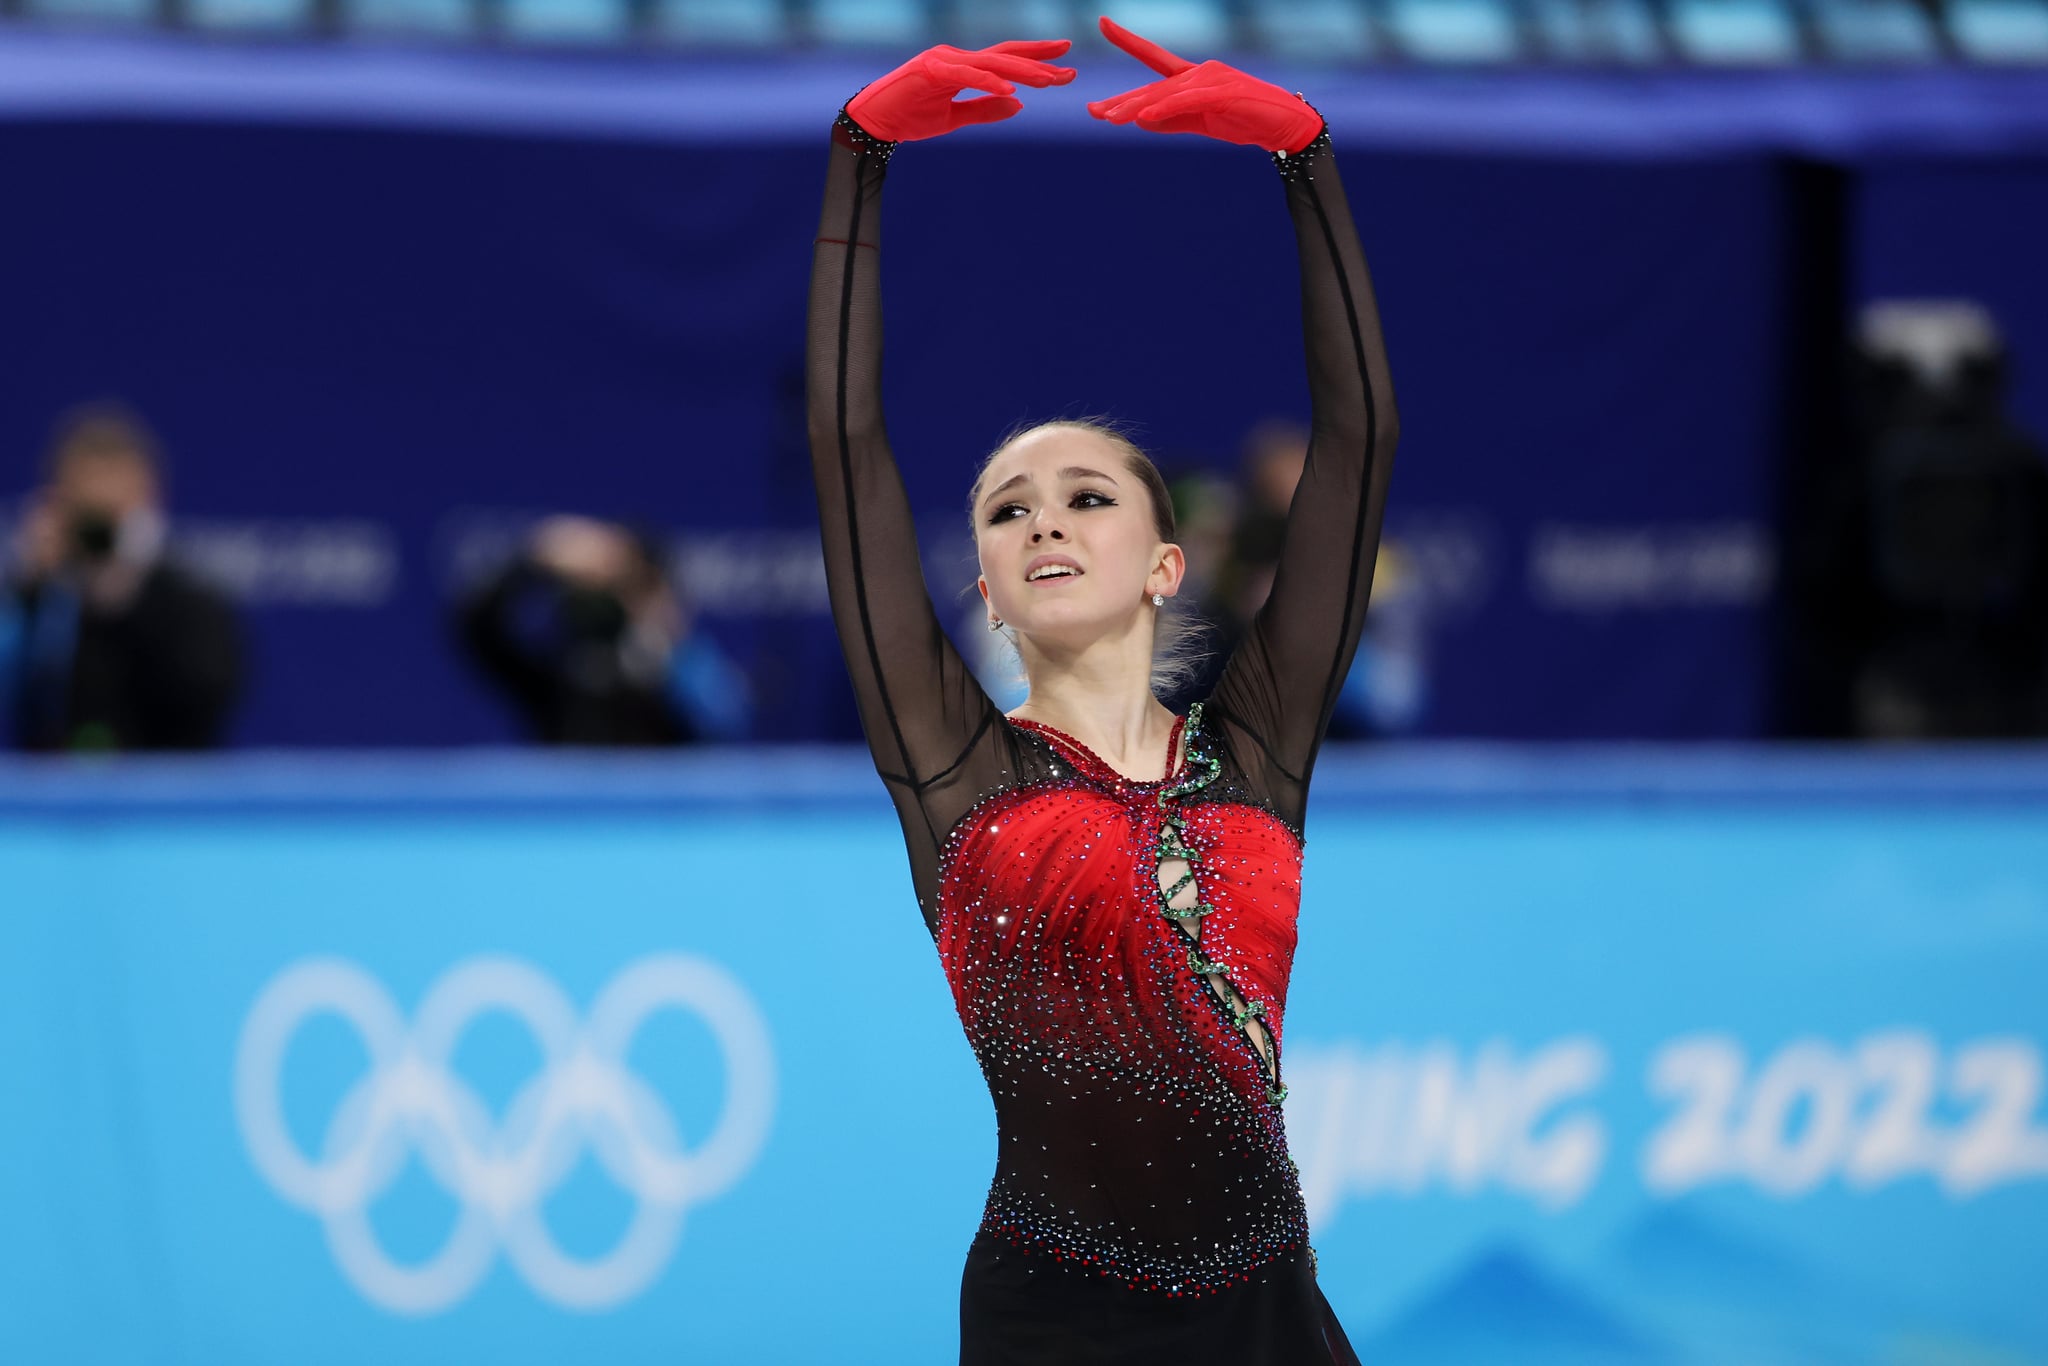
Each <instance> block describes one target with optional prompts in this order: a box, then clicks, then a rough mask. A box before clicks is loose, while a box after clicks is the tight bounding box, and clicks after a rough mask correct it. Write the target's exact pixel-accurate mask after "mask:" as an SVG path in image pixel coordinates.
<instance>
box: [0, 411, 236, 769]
mask: <svg viewBox="0 0 2048 1366" xmlns="http://www.w3.org/2000/svg"><path fill="white" fill-rule="evenodd" d="M161 465H162V462H161V460H160V458H159V455H158V451H157V444H156V440H155V438H154V437H153V436H152V435H151V434H150V431H149V429H148V428H147V427H145V426H144V425H143V424H142V422H141V421H140V420H139V419H138V418H136V417H135V416H134V415H133V414H131V413H129V412H128V411H127V410H126V409H124V408H121V407H119V406H118V405H114V404H95V405H92V406H89V407H86V408H82V409H79V410H77V411H75V412H73V413H70V414H68V415H67V416H66V417H65V418H64V419H63V420H62V421H61V422H60V423H59V425H58V428H57V432H56V437H55V440H54V442H53V443H52V446H51V450H50V454H49V459H48V463H47V467H46V479H45V483H44V486H43V487H42V488H41V489H39V490H37V491H36V492H34V493H32V494H30V495H29V497H28V500H27V503H26V506H25V507H24V509H23V511H22V514H21V517H20V520H19V523H18V525H17V527H16V535H15V545H14V555H13V560H14V562H13V565H12V573H11V576H10V580H9V582H8V584H7V586H6V592H5V594H4V595H0V711H4V713H5V718H6V720H7V721H10V722H11V724H12V730H13V736H14V740H15V743H16V744H17V745H19V746H20V747H21V748H23V749H30V750H145V749H200V748H206V747H209V746H213V745H217V744H219V743H220V742H221V738H222V735H223V733H224V731H225V730H226V727H227V722H228V716H229V712H230V709H231V708H232V706H233V704H234V701H235V699H236V696H237V693H238V692H239V690H240V682H241V677H242V646H241V632H240V629H239V626H238V624H237V622H236V619H235V613H234V610H233V608H232V607H231V606H230V605H229V603H228V601H227V599H226V598H225V597H223V596H222V595H221V594H220V593H219V592H217V591H216V590H214V589H213V588H211V587H209V586H208V585H206V584H205V583H203V582H201V581H200V580H199V579H198V578H196V577H194V576H193V575H192V574H191V573H190V572H188V571H186V570H185V569H182V568H180V567H179V566H178V565H177V564H175V563H173V562H172V561H171V560H170V559H169V558H167V557H166V556H165V554H164V541H165V519H164V509H163V491H162V477H161V476H162V468H161Z"/></svg>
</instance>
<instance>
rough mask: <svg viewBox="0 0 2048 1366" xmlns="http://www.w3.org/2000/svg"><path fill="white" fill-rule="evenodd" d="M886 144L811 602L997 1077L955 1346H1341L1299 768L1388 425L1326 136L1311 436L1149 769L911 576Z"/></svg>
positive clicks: (832, 206) (1010, 1349)
mask: <svg viewBox="0 0 2048 1366" xmlns="http://www.w3.org/2000/svg"><path fill="white" fill-rule="evenodd" d="M889 150H890V149H889V148H888V147H887V146H886V145H880V146H878V145H874V144H871V143H868V142H865V141H863V140H862V139H860V138H859V137H857V136H849V135H848V134H847V133H846V132H845V131H844V130H840V131H839V132H838V133H837V134H836V135H835V138H834V144H833V148H832V152H831V170H830V173H829V177H828V180H827V185H826V193H825V209H824V218H823V222H822V225H821V226H820V229H819V235H818V244H817V247H816V254H815V259H814V265H813V274H812V279H811V302H810V324H809V328H810V331H809V337H810V352H809V358H808V361H809V375H810V388H809V406H810V430H811V443H812V453H813V461H814V468H815V473H816V477H817V485H818V504H819V511H820V514H821V518H822V524H823V533H824V546H825V558H826V564H827V568H828V571H829V576H830V580H831V591H832V610H833V615H834V617H835V619H836V620H837V623H838V628H839V633H840V637H841V641H842V644H843V645H844V647H845V653H846V659H847V665H848V668H849V669H850V671H851V673H852V678H853V684H854V688H855V691H856V692H857V694H858V696H859V702H860V708H861V717H862V721H863V723H864V725H865V727H866V730H867V735H868V739H869V744H870V747H871V748H872V749H873V751H874V755H875V761H876V766H877V768H878V769H879V770H880V771H881V775H882V778H883V780H884V782H885V783H886V784H887V786H888V789H889V792H890V795H891V796H892V797H893V798H894V800H895V803H896V808H897V811H898V813H899V815H900V816H901V818H902V822H903V831H904V837H905V840H906V842H907V843H908V845H909V851H910V864H911V871H912V876H913V879H914V881H915V884H916V889H917V897H918V902H919V905H920V906H921V907H922V909H923V911H924V916H925V921H926V924H927V925H928V926H929V928H930V929H931V931H932V934H933V936H934V937H935V938H936V940H937V942H938V948H939V957H940V961H941V963H942V964H943V965H944V968H945V972H946V977H947V980H948V981H949V982H950V983H951V984H952V988H953V995H954V1000H955V1001H956V1003H957V1004H958V1007H959V1011H960V1019H961V1022H962V1024H963V1025H964V1026H965V1027H966V1031H967V1039H968V1042H969V1044H970V1045H971V1046H972V1047H973V1049H974V1053H975V1057H976V1058H977V1059H978V1060H979V1061H980V1064H981V1068H982V1073H983V1075H984V1076H985V1077H986V1078H987V1079H988V1084H989V1090H990V1092H991V1093H992V1095H993V1097H994V1100H995V1110H996V1121H997V1128H998V1132H999V1157H998V1160H997V1165H996V1173H995V1179H994V1182H993V1184H992V1185H991V1187H990V1189H989V1195H988V1204H987V1207H986V1211H985V1213H984V1214H983V1217H982V1222H981V1228H980V1231H979V1232H978V1233H977V1235H976V1236H975V1238H974V1242H973V1245H972V1247H971V1248H970V1250H969V1252H968V1258H967V1267H966V1272H965V1276H964V1278H963V1280H962V1284H961V1299H960V1334H961V1353H960V1359H961V1361H962V1362H963V1363H968V1364H969V1366H993V1364H994V1363H1004V1364H1006V1366H1007V1364H1008V1363H1020V1364H1021V1363H1054V1362H1057V1363H1060V1364H1061V1366H1082V1364H1083V1363H1098V1362H1099V1363H1119V1364H1120V1366H1135V1364H1136V1363H1151V1362H1167V1361H1216V1362H1229V1363H1231V1366H1258V1364H1259V1363H1268V1364H1269V1366H1303V1364H1305V1363H1326V1362H1340V1363H1346V1362H1353V1361H1355V1359H1356V1358H1355V1357H1354V1356H1353V1354H1352V1351H1351V1348H1350V1346H1349V1345H1348V1344H1347V1343H1346V1341H1345V1338H1344V1333H1343V1330H1342V1329H1341V1328H1340V1327H1339V1326H1338V1324H1337V1321H1336V1319H1335V1317H1334V1316H1333V1315H1332V1314H1331V1312H1330V1308H1329V1305H1328V1304H1327V1303H1326V1301H1325V1300H1324V1298H1323V1295H1322V1293H1321V1292H1320V1291H1319V1290H1318V1289H1317V1286H1316V1281H1315V1271H1314V1260H1313V1255H1312V1254H1311V1252H1310V1250H1309V1246H1308V1224H1307V1219H1306V1217H1305V1215H1304V1212H1303V1207H1302V1198H1301V1189H1300V1182H1299V1179H1298V1176H1297V1173H1296V1171H1295V1167H1294V1163H1293V1162H1292V1161H1291V1160H1290V1159H1289V1157H1288V1155H1287V1139H1286V1131H1285V1126H1284V1124H1283V1122H1282V1115H1281V1107H1280V1102H1281V1099H1282V1097H1283V1096H1284V1095H1285V1087H1284V1086H1283V1084H1282V1079H1283V1076H1284V1068H1283V1066H1282V1057H1283V1042H1284V1038H1285V1024H1284V1021H1285V1010H1286V1000H1287V979H1288V973H1289V969H1290V967H1291V965H1292V962H1293V955H1294V945H1295V914H1296V909H1297V907H1298V904H1299V901H1300V892H1301V851H1302V842H1301V828H1302V816H1303V810H1304V806H1305V803H1306V800H1307V796H1308V783H1309V772H1310V769H1311V768H1312V766H1313V765H1314V762H1315V755H1316V750H1317V747H1318V746H1319V744H1320V743H1321V740H1322V737H1323V733H1324V729H1325V727H1326V725H1327V724H1328V721H1329V716H1330V710H1331V707H1332V705H1333V703H1334V701H1335V698H1336V696H1337V690H1338V686H1339V684H1340V683H1341V682H1342V681H1343V678H1344V675H1345V671H1346V670H1347V669H1348V667H1349V665H1350V662H1351V657H1352V653H1353V651H1354V649H1355V648H1356V646H1357V643H1358V637H1359V631H1360V628H1361V625H1362V623H1363V621H1364V617H1365V607H1366V598H1367V595H1368V593H1369V590H1370V587H1371V581H1372V568H1373V558H1374V551H1375V546H1376V544H1377V541H1378V537H1379V523H1380V511H1381V507H1382V505H1383V502H1384V498H1385V491H1386V481H1387V472H1388V468H1389V465H1390V463H1391V459H1392V455H1393V447H1394V435H1395V420H1394V414H1393V399H1392V391H1391V388H1390V386H1389V384H1388V379H1387V368H1386V359H1385V355H1384V352H1383V350H1382V347H1381V343H1380V332H1379V323H1378V316H1377V312H1376V309H1375V307H1374V303H1373V298H1372V287H1371V284H1370V281H1369V280H1368V278H1367V275H1366V267H1365V259H1364V255H1363V253H1362V252H1361V251H1360V249H1359V245H1358V238H1357V234H1356V232H1355V231H1354V229H1353V227H1352V223H1351V216H1350V211H1349V209H1348V208H1347V206H1346V204H1345V200H1344V193H1343V188H1342V186H1341V184H1340V183H1339V181H1338V178H1337V170H1336V165H1335V162H1334V158H1333V156H1332V154H1331V151H1330V148H1329V140H1328V137H1327V135H1325V136H1324V137H1322V138H1319V139H1318V140H1317V142H1316V143H1314V144H1312V145H1311V146H1310V147H1309V148H1308V149H1307V150H1306V151H1305V152H1302V153H1300V154H1298V155H1296V156H1293V157H1285V158H1277V159H1276V160H1278V161H1279V163H1280V165H1281V168H1282V178H1283V180H1284V182H1285V186H1286V200H1287V204H1288V208H1289V210H1290V212H1291V213H1292V215H1293V219H1294V226H1295V237H1296V242H1297V245H1298V248H1299V251H1300V256H1301V270H1302V291H1303V315H1304V324H1305V332H1306V337H1307V348H1308V359H1309V377H1310V382H1311V388H1312V397H1313V400H1314V422H1313V433H1314V435H1313V444H1312V446H1311V449H1310V451H1309V457H1308V462H1307V468H1306V470H1305V472H1304V474H1303V476H1302V480H1301V486H1300V489H1299V491H1298V492H1297V493H1296V495H1295V499H1294V504H1293V510H1292V512H1291V513H1290V515H1289V519H1288V524H1287V540H1286V545H1285V549H1284V551H1283V553H1282V556H1281V559H1280V563H1279V566H1278V571H1277V574H1276V576H1275V579H1274V585H1273V590H1272V596H1271V598H1270V600H1269V601H1268V603H1267V605H1266V607H1265V609H1264V610H1263V611H1262V612H1261V613H1260V614H1259V616H1258V618H1257V620H1256V622H1255V623H1254V625H1253V626H1252V628H1251V630H1250V631H1249V632H1248V633H1247V635H1246V637H1245V639H1244V641H1243V643H1242V644H1241V645H1240V646H1239V647H1238V648H1237V650H1236V652H1235V653H1234V654H1233V655H1232V656H1231V658H1230V660H1229V663H1228V665H1227V667H1226V668H1225V670H1224V672H1223V674H1222V676H1221V679H1220V681H1219V682H1218V684H1217V686H1216V689H1215V691H1214V693H1213V694H1212V695H1211V696H1210V697H1209V698H1208V699H1207V701H1206V702H1205V703H1203V704H1201V705H1197V706H1195V707H1192V708H1190V709H1189V711H1188V714H1187V715H1186V716H1185V717H1184V718H1183V719H1182V721H1181V724H1180V725H1179V726H1177V727H1176V728H1175V733H1174V744H1173V747H1172V751H1171V753H1170V754H1169V755H1167V756H1162V758H1163V760H1164V762H1163V764H1162V768H1161V770H1160V771H1162V772H1165V773H1166V777H1165V778H1164V779H1162V780H1160V781H1156V782H1134V781H1131V780H1129V779H1127V778H1125V777H1124V776H1122V775H1120V774H1118V773H1116V772H1115V771H1113V770H1111V769H1110V768H1109V767H1108V766H1106V765H1105V764H1103V763H1102V762H1101V760H1099V759H1098V758H1096V756H1094V755H1093V754H1091V753H1089V752H1088V751H1087V750H1086V749H1085V748H1083V747H1082V746H1081V745H1080V744H1079V743H1077V742H1075V741H1074V740H1072V739H1069V738H1068V737H1066V736H1063V735H1061V734H1059V733H1057V732H1055V731H1053V730H1051V729H1050V728H1048V727H1045V726H1041V725H1034V724H1031V723H1027V722H1023V721H1013V720H1010V719H1008V718H1006V717H1004V716H1003V715H1002V713H1001V712H999V711H998V710H997V709H996V707H995V706H994V704H993V703H991V702H990V700H989V699H988V697H987V696H986V695H985V694H984V693H983V692H982V690H981V688H980V687H979V686H978V685H977V684H976V682H975V680H974V677H973V675H972V674H971V673H970V672H969V670H968V668H967V665H966V664H965V662H964V661H963V660H962V659H961V657H960V656H959V655H958V654H957V653H956V652H955V650H954V648H953V646H952V645H951V644H950V643H949V642H948V640H947V638H946V634H945V632H944V631H943V630H942V629H941V627H940V625H939V620H938V617H937V614H936V613H935V612H934V611H933V609H932V606H931V602H930V599H929V597H928V596H927V594H926V591H925V587H924V580H923V574H922V571H921V568H920V565H919V561H918V549H917V547H918V540H917V534H916V529H915V527H914V526H913V524H912V520H911V513H910V504H909V502H908V500H907V499H906V497H905V495H904V490H903V485H902V481H901V479H900V477H899V476H898V474H897V471H896V466H895V463H894V460H893V458H892V457H891V455H890V452H889V447H888V442H887V438H886V435H885V433H884V430H883V422H882V412H881V386H880V370H881V352H882V333H881V310H880V294H881V290H880V282H881V274H880V269H881V267H880V250H879V248H880V245H881V201H882V188H883V179H884V171H885V167H886V164H887V161H888V151H889Z"/></svg>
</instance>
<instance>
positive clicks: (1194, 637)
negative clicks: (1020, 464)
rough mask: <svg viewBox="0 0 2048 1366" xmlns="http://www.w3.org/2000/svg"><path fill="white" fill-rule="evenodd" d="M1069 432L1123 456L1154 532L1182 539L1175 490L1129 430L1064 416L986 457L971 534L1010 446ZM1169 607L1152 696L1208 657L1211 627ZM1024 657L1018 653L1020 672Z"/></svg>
mask: <svg viewBox="0 0 2048 1366" xmlns="http://www.w3.org/2000/svg"><path fill="white" fill-rule="evenodd" d="M1048 431H1070V432H1087V433H1089V434H1090V435H1093V436H1097V437H1100V438H1101V439H1102V440H1104V441H1106V442H1108V443H1109V444H1110V445H1111V446H1112V447H1114V448H1115V449H1116V451H1117V452H1118V453H1119V454H1120V455H1122V456H1123V458H1124V465H1125V467H1126V468H1127V469H1129V471H1130V472H1131V474H1132V475H1134V476H1135V477H1136V478H1137V480H1138V482H1139V483H1140V484H1143V485H1144V486H1145V494H1146V496H1147V497H1148V498H1149V499H1150V500H1151V503H1152V527H1153V529H1154V530H1155V531H1157V532H1158V533H1159V539H1160V540H1161V541H1164V542H1166V543H1167V544H1169V545H1170V544H1174V543H1176V542H1177V541H1178V538H1179V522H1178V520H1177V518H1176V517H1175V515H1174V508H1173V490H1172V489H1170V488H1169V487H1168V486H1167V483H1166V476H1165V475H1163V474H1161V473H1160V472H1159V466H1158V465H1157V464H1155V463H1153V460H1152V457H1151V456H1149V455H1147V454H1146V453H1145V450H1144V448H1143V447H1141V446H1140V445H1138V443H1137V442H1136V441H1135V440H1133V439H1132V438H1131V434H1130V429H1129V427H1128V426H1127V425H1126V424H1124V423H1121V422H1118V421H1117V420H1116V419H1115V418H1110V417H1095V416H1090V417H1062V418H1054V419H1053V420H1051V421H1049V422H1020V423H1018V424H1017V425H1016V426H1014V427H1012V428H1011V429H1010V430H1009V431H1008V432H1006V433H1005V434H1004V435H1003V439H1002V440H1000V441H998V442H997V443H996V444H995V448H994V449H993V450H991V451H990V452H989V453H988V454H987V455H986V456H985V457H983V459H982V462H981V466H980V468H978V469H976V470H975V472H974V483H973V484H972V485H970V486H969V488H968V490H967V525H968V530H969V531H970V532H977V531H978V530H979V527H978V524H977V523H976V521H975V516H974V509H975V506H976V504H977V503H979V502H980V499H981V481H982V480H983V479H985V478H986V477H987V476H988V469H989V466H990V465H993V464H994V463H995V462H996V458H997V457H998V456H1000V455H1001V454H1002V453H1003V452H1004V451H1006V450H1008V449H1010V447H1012V446H1014V445H1016V444H1017V443H1018V442H1019V441H1022V440H1023V439H1024V438H1025V437H1027V436H1035V435H1037V434H1038V433H1040V432H1048ZM1166 601H1167V605H1166V606H1164V607H1162V608H1160V609H1159V616H1158V619H1157V621H1156V622H1155V624H1154V626H1153V635H1152V691H1153V693H1154V694H1171V693H1177V692H1179V691H1181V690H1182V689H1184V688H1186V687H1187V686H1188V685H1190V684H1192V683H1193V682H1195V681H1196V680H1197V679H1198V678H1199V677H1200V676H1201V673H1202V665H1203V664H1204V663H1205V662H1207V660H1208V658H1209V630H1210V628H1209V623H1208V622H1206V621H1204V620H1202V618H1201V616H1200V615H1199V614H1198V613H1196V612H1195V610H1194V609H1193V608H1192V607H1190V606H1181V605H1179V604H1180V601H1181V600H1180V599H1179V598H1177V597H1174V598H1168V599H1167V600H1166ZM1003 634H1004V635H1005V636H1006V637H1009V639H1010V644H1011V646H1012V648H1015V646H1016V643H1017V642H1016V639H1015V637H1010V636H1009V628H1008V627H1005V628H1004V630H1003ZM1022 664H1023V656H1022V655H1021V654H1019V656H1018V665H1019V667H1020V668H1021V667H1022Z"/></svg>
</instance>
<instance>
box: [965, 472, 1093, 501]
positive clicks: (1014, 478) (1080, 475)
mask: <svg viewBox="0 0 2048 1366" xmlns="http://www.w3.org/2000/svg"><path fill="white" fill-rule="evenodd" d="M1060 478H1062V479H1100V480H1102V481H1104V482H1105V483H1110V484H1114V483H1115V482H1116V479H1115V477H1114V476H1111V475H1107V474H1104V473H1103V472H1102V471H1101V470H1091V469H1089V468H1088V467H1087V466H1086V465H1069V466H1067V467H1066V468H1065V469H1063V470H1061V471H1060ZM1030 480H1031V476H1030V475H1028V474H1013V475H1011V476H1010V477H1009V478H1008V479H1005V480H1004V481H1003V482H1002V483H1000V484H997V485H996V486H995V487H994V488H992V489H990V490H989V491H988V492H987V493H986V494H985V495H983V497H982V502H984V503H986V502H987V501H988V500H989V499H990V498H993V497H995V496H996V495H997V494H998V493H1001V492H1002V491H1003V490H1004V489H1007V488H1014V487H1016V486H1017V485H1018V484H1024V483H1029V482H1030Z"/></svg>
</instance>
